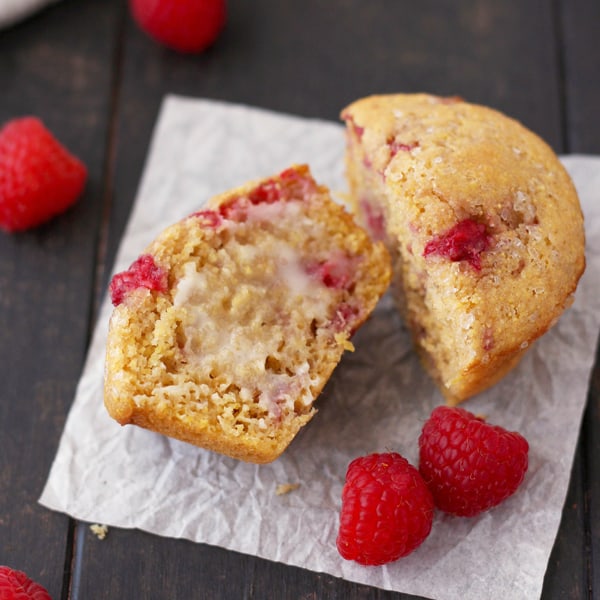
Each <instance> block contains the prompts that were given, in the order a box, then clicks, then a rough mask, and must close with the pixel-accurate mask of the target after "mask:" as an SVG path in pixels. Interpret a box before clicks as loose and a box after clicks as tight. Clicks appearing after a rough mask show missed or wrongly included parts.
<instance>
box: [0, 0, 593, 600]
mask: <svg viewBox="0 0 600 600" xmlns="http://www.w3.org/2000/svg"><path fill="white" fill-rule="evenodd" d="M229 13H230V14H229V21H228V26H227V28H226V30H225V31H224V33H223V34H222V36H221V37H220V38H219V40H218V42H217V44H216V45H215V46H214V47H213V48H212V49H210V51H208V52H206V53H205V54H202V55H200V56H182V55H178V54H176V53H174V52H171V51H169V50H166V49H164V48H162V47H159V46H158V45H156V44H155V43H154V42H152V41H151V40H149V39H148V38H147V37H146V36H144V35H143V34H142V33H141V32H140V31H139V30H138V29H137V27H136V26H135V25H134V24H133V22H132V20H131V18H130V16H129V12H128V9H127V6H126V4H125V2H123V1H119V0H63V1H62V2H60V3H58V4H57V5H55V6H52V7H51V8H48V9H46V10H45V11H43V12H42V13H40V14H38V15H36V16H35V17H33V18H31V19H29V20H28V21H25V22H23V23H21V24H19V25H17V26H15V27H13V28H12V29H9V30H6V31H3V32H0V122H4V121H6V120H8V119H10V118H12V117H15V116H18V115H23V114H35V115H38V116H40V117H41V118H42V119H43V120H44V121H45V123H46V124H47V126H48V127H49V128H50V129H51V130H52V131H53V132H54V133H55V134H56V135H57V137H59V138H60V139H61V140H62V141H63V142H64V143H65V144H66V145H67V146H68V147H69V148H70V149H71V150H72V151H73V152H74V153H75V154H77V155H78V156H80V157H81V158H82V159H83V160H84V161H85V163H86V164H87V166H88V168H89V174H90V178H89V184H88V187H87V190H86V192H85V196H84V197H83V198H82V199H81V201H80V202H79V203H78V205H77V206H76V207H75V208H74V209H72V210H70V211H69V212H68V213H67V214H65V215H63V216H61V217H59V218H57V219H56V220H54V221H53V222H51V223H49V224H47V225H45V226H43V227H41V228H39V229H37V230H35V231H32V232H28V233H24V234H20V235H6V234H5V235H0V331H1V332H2V335H1V338H0V365H1V367H0V369H1V370H0V372H1V387H0V390H1V391H0V564H10V565H12V566H15V567H18V568H20V569H23V570H25V571H26V572H28V573H29V574H30V575H31V576H32V577H33V578H34V579H36V580H38V581H40V582H41V583H42V584H44V585H45V586H46V587H47V588H48V590H49V591H50V593H51V595H52V597H53V598H54V599H55V600H59V599H63V600H64V599H67V598H72V599H78V600H94V599H106V600H109V599H110V600H114V599H116V598H127V599H142V598H156V599H165V598H168V599H181V598H186V599H187V598H219V599H222V598H248V599H249V598H255V599H263V598H294V599H296V598H298V599H299V598H303V599H309V598H314V599H317V598H318V599H327V598H331V599H333V598H340V599H341V598H344V599H351V598H363V599H367V598H390V599H391V598H408V597H407V596H405V595H402V594H394V593H389V592H383V591H380V590H375V589H371V588H368V587H364V586H361V585H356V584H352V583H348V582H344V581H340V580H338V579H335V578H333V577H330V576H326V575H320V574H316V573H311V572H307V571H303V570H301V569H297V568H290V567H284V566H282V565H279V564H275V563H271V562H268V561H264V560H261V559H258V558H253V557H250V556H243V555H239V554H236V553H233V552H228V551H225V550H222V549H218V548H213V547H209V546H206V545H202V544H192V543H189V542H185V541H180V540H173V539H162V538H159V537H156V536H152V535H149V534H145V533H141V532H138V531H128V530H116V529H115V530H111V532H110V536H109V538H107V540H105V541H104V542H103V543H98V540H97V539H96V538H95V537H94V535H93V534H92V533H91V532H90V530H89V528H88V524H86V523H79V522H75V521H73V520H71V519H69V518H68V517H66V516H64V515H61V514H56V513H53V512H51V511H48V510H46V509H44V508H42V507H41V506H39V505H38V504H37V498H38V497H39V494H40V492H41V490H42V487H43V484H44V482H45V479H46V476H47V474H48V470H49V468H50V465H51V462H52V459H53V456H54V453H55V451H56V449H57V445H58V441H59V437H60V434H61V431H62V428H63V425H64V422H65V418H66V415H67V412H68V410H69V406H70V404H71V401H72V398H73V394H74V390H75V386H76V383H77V380H78V377H79V374H80V372H81V369H82V365H83V360H84V357H85V354H86V347H87V345H88V342H89V338H90V332H91V331H92V328H93V325H94V322H95V317H96V313H97V309H98V304H99V300H100V298H101V297H102V295H103V293H104V291H105V288H106V284H107V278H108V272H109V270H110V267H111V265H112V262H113V260H114V256H115V251H116V248H117V245H118V242H119V238H120V236H121V234H122V232H123V229H124V226H125V223H126V221H127V217H128V215H129V212H130V208H131V204H132V201H133V198H134V195H135V192H136V188H137V185H138V182H139V178H140V175H141V172H142V168H143V163H144V159H145V156H146V153H147V149H148V142H149V140H150V136H151V132H152V127H153V125H154V123H155V119H156V117H157V111H158V108H159V105H160V103H161V100H162V99H163V96H164V95H165V94H166V93H171V92H173V93H180V94H186V95H191V96H197V97H206V98H212V99H222V100H229V101H233V102H239V103H247V104H250V105H255V106H259V107H264V108H268V109H273V110H277V111H283V112H287V113H292V114H297V115H302V116H309V117H320V118H325V119H331V120H337V118H338V113H339V110H340V108H341V107H343V106H344V105H345V104H347V103H348V102H350V101H352V100H353V99H355V98H358V97H361V96H364V95H367V94H370V93H375V92H395V91H405V92H412V91H429V92H433V93H438V94H447V95H453V94H459V95H461V96H463V97H464V98H466V99H468V100H470V101H474V102H479V103H483V104H488V105H491V106H494V107H496V108H499V109H500V110H502V111H504V112H506V113H508V114H510V115H512V116H514V117H516V118H518V119H519V120H521V121H522V122H524V123H525V124H526V125H527V126H528V127H530V128H531V129H533V130H535V131H536V132H538V133H539V134H540V135H541V136H542V137H544V138H545V139H546V140H547V141H548V142H549V143H550V144H551V145H552V146H553V147H554V149H555V150H556V151H557V152H560V153H575V152H581V153H600V119H599V118H598V108H599V107H600V78H599V77H598V76H599V75H600V42H599V39H600V2H598V1H597V0H531V1H529V2H522V1H520V0H504V1H503V2H497V1H496V0H460V1H458V2H450V1H440V2H434V1H433V0H422V1H421V2H406V1H402V0H370V1H368V2H366V1H364V0H346V1H342V0H328V1H327V2H319V1H317V0H303V2H289V1H288V2H282V1H277V0H271V1H268V0H252V1H251V2H249V1H247V0H231V1H230V4H229ZM223 168H227V166H226V165H225V164H224V165H223ZM599 467H600V366H598V361H597V363H596V368H595V370H594V374H593V378H592V385H591V390H590V395H589V402H588V406H587V409H586V413H585V417H584V422H583V426H582V429H581V435H580V442H579V445H578V450H577V454H576V458H575V464H574V468H573V472H572V478H571V485H570V489H569V494H568V498H567V502H566V505H565V509H564V513H563V519H562V524H561V527H560V532H559V535H558V539H557V541H556V544H555V547H554V550H553V553H552V556H551V560H550V564H549V569H548V572H547V575H546V580H545V586H544V594H543V597H544V598H545V599H564V598H591V597H593V596H594V592H596V594H598V593H600V592H598V591H597V590H599V589H600V470H599Z"/></svg>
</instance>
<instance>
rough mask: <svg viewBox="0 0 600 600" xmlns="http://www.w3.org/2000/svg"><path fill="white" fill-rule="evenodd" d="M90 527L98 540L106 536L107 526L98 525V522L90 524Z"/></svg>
mask: <svg viewBox="0 0 600 600" xmlns="http://www.w3.org/2000/svg"><path fill="white" fill-rule="evenodd" d="M90 529H91V531H92V533H93V534H94V535H95V536H96V537H97V538H98V539H99V540H103V539H104V538H105V537H106V534H107V533H108V526H107V525H99V524H98V523H94V524H93V525H90Z"/></svg>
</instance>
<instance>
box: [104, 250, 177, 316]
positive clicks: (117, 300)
mask: <svg viewBox="0 0 600 600" xmlns="http://www.w3.org/2000/svg"><path fill="white" fill-rule="evenodd" d="M140 287H144V288H147V289H149V290H155V291H158V292H164V291H166V290H167V274H166V272H165V270H164V269H163V268H162V267H159V266H158V265H157V264H156V263H155V262H154V258H153V257H152V255H150V254H142V256H140V257H139V258H138V259H137V260H135V261H134V262H133V263H132V264H131V266H130V267H129V269H127V270H126V271H122V272H121V273H117V274H116V275H115V276H114V277H113V278H112V281H111V282H110V285H109V288H108V289H109V292H110V297H111V300H112V303H113V304H114V305H115V306H117V305H118V304H121V302H123V300H125V297H126V296H127V294H129V292H130V291H131V290H134V289H136V288H140Z"/></svg>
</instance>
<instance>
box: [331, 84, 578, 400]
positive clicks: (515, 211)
mask: <svg viewBox="0 0 600 600" xmlns="http://www.w3.org/2000/svg"><path fill="white" fill-rule="evenodd" d="M342 118H343V119H344V120H345V122H346V124H347V139H348V146H347V154H346V162H347V174H348V179H349V184H350V189H351V194H352V197H353V198H354V201H355V203H356V205H357V210H358V212H359V213H360V214H361V218H362V220H363V222H364V223H365V224H366V225H367V226H368V227H369V229H370V230H371V232H372V235H373V236H374V237H375V238H377V239H382V240H384V241H385V243H386V246H387V247H388V250H389V251H390V254H391V255H392V261H393V268H394V276H393V288H394V292H395V295H396V298H397V300H398V305H399V307H400V310H401V312H402V313H403V315H404V317H405V320H406V323H407V324H408V327H409V328H410V330H411V333H412V337H413V340H414V343H415V346H416V348H417V350H418V352H419V353H420V355H421V357H422V359H423V363H424V365H425V367H426V368H427V370H428V371H429V373H430V374H431V375H432V376H433V378H434V379H435V381H436V382H437V383H438V385H439V387H440V390H441V391H442V393H443V395H444V396H445V397H446V398H447V400H448V401H449V403H451V404H455V403H457V402H460V401H462V400H464V399H466V398H469V397H470V396H473V395H474V394H477V393H478V392H481V391H483V390H485V389H486V388H488V387H489V386H491V385H493V384H494V383H495V382H497V381H498V380H499V379H500V378H502V377H503V376H504V375H505V374H506V373H507V372H508V371H510V370H511V369H512V368H513V367H514V366H515V365H516V364H517V363H518V362H519V359H520V358H521V357H522V355H523V354H524V352H525V351H526V350H527V348H529V347H530V346H531V344H532V343H533V342H534V340H535V339H536V338H538V337H539V336H541V335H542V334H543V333H544V332H545V331H547V330H548V328H549V327H551V326H552V325H553V324H554V323H555V322H556V320H557V319H558V317H559V316H560V315H561V313H562V312H563V311H564V309H565V308H566V307H567V306H569V305H570V304H571V302H572V300H573V293H574V291H575V289H576V286H577V282H578V280H579V278H580V276H581V274H582V272H583V270H584V266H585V258H584V230H583V217H582V213H581V208H580V206H579V200H578V197H577V193H576V191H575V188H574V186H573V184H572V182H571V179H570V178H569V175H568V174H567V172H566V171H565V169H564V168H563V166H562V165H561V163H560V161H559V160H558V158H557V156H556V155H555V154H554V152H553V151H552V149H551V148H550V147H549V146H548V145H547V144H546V143H545V142H543V141H542V140H541V139H540V138H539V137H538V136H537V135H535V134H534V133H532V132H531V131H529V130H527V129H526V128H525V127H523V126H522V125H521V124H520V123H518V122H517V121H515V120H513V119H510V118H509V117H507V116H505V115H503V114H501V113H499V112H497V111H495V110H492V109H490V108H486V107H483V106H477V105H473V104H469V103H467V102H463V101H462V100H461V99H460V98H454V97H453V98H441V97H436V96H431V95H427V94H395V95H383V96H371V97H368V98H363V99H361V100H358V101H356V102H354V103H353V104H351V105H350V106H349V107H347V108H346V109H345V110H344V111H343V113H342Z"/></svg>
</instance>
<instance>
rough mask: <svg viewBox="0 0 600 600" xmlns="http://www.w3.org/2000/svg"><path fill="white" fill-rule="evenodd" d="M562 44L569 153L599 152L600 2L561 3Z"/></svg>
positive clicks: (568, 0) (564, 0)
mask: <svg viewBox="0 0 600 600" xmlns="http://www.w3.org/2000/svg"><path fill="white" fill-rule="evenodd" d="M560 5H561V6H560V13H559V17H560V18H559V23H560V25H559V27H560V29H559V33H560V38H561V42H562V48H563V49H562V56H563V79H564V88H565V94H564V96H565V108H566V111H565V112H566V123H567V132H568V151H569V152H583V153H590V154H598V153H600V120H599V119H598V107H599V106H600V81H599V80H598V73H600V37H599V36H598V32H599V31H600V3H599V2H596V1H595V0H561V2H560Z"/></svg>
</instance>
